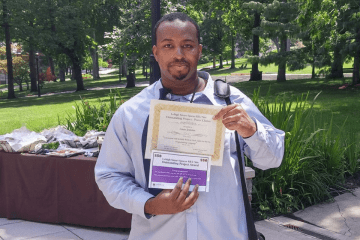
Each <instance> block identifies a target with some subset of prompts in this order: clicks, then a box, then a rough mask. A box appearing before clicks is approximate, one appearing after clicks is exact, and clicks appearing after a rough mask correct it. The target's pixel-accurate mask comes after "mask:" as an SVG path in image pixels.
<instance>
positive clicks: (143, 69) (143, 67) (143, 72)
mask: <svg viewBox="0 0 360 240" xmlns="http://www.w3.org/2000/svg"><path fill="white" fill-rule="evenodd" d="M142 75H143V76H144V75H145V58H143V62H142Z"/></svg>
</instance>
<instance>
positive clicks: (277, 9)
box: [253, 0, 299, 82]
mask: <svg viewBox="0 0 360 240" xmlns="http://www.w3.org/2000/svg"><path fill="white" fill-rule="evenodd" d="M258 4H262V7H263V9H264V12H263V19H262V21H261V24H260V27H258V28H256V29H254V30H253V33H254V34H255V35H259V36H262V37H265V38H271V39H272V38H277V37H278V38H279V41H280V52H277V53H269V54H266V55H265V56H263V57H262V58H261V59H260V61H261V63H262V64H264V65H267V64H270V63H275V64H276V65H277V66H278V76H277V81H279V82H283V81H286V62H287V60H288V58H289V56H290V55H291V51H290V52H287V51H286V50H287V42H288V41H287V40H288V38H290V37H292V36H296V34H297V33H298V32H299V28H298V25H297V24H296V23H295V19H296V18H297V17H298V15H299V8H298V7H299V6H298V4H297V3H296V2H294V1H293V0H282V1H277V0H274V1H273V2H271V3H259V2H258Z"/></svg>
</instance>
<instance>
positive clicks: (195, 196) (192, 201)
mask: <svg viewBox="0 0 360 240" xmlns="http://www.w3.org/2000/svg"><path fill="white" fill-rule="evenodd" d="M198 189H199V184H196V186H195V187H194V190H193V191H192V192H191V193H190V195H189V196H188V197H187V198H186V199H185V201H184V207H185V209H188V208H190V207H191V206H192V205H194V204H195V202H196V200H197V199H198V197H199V191H198Z"/></svg>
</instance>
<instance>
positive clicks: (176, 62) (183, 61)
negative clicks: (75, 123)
mask: <svg viewBox="0 0 360 240" xmlns="http://www.w3.org/2000/svg"><path fill="white" fill-rule="evenodd" d="M179 64H180V65H189V63H188V62H187V61H186V60H183V59H181V60H175V61H173V62H171V63H169V66H172V65H179Z"/></svg>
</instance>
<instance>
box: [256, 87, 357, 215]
mask: <svg viewBox="0 0 360 240" xmlns="http://www.w3.org/2000/svg"><path fill="white" fill-rule="evenodd" d="M259 91H260V89H258V90H255V91H254V95H253V102H254V103H255V104H256V105H257V106H258V108H259V110H260V111H261V112H262V113H263V114H264V116H265V117H266V118H268V119H269V120H270V121H271V122H272V123H273V125H274V126H275V127H276V128H279V129H282V130H284V131H285V152H284V158H283V162H282V164H281V166H280V167H279V168H276V169H269V170H266V171H262V170H260V169H255V171H256V177H255V179H254V183H253V184H254V189H253V196H254V200H253V204H254V205H255V208H256V209H257V210H258V213H259V214H260V216H262V217H267V216H268V215H269V214H270V215H273V214H284V213H291V212H293V211H295V210H300V209H303V208H305V207H306V206H309V205H312V204H315V203H318V202H321V201H324V200H325V199H329V198H331V197H332V196H331V191H332V187H334V186H338V187H340V183H342V182H344V179H345V175H346V173H347V172H351V173H354V172H355V171H357V170H358V169H359V165H358V162H357V161H356V160H355V159H357V157H358V152H357V151H356V146H355V143H356V141H355V139H354V138H352V139H347V141H342V139H340V137H341V136H342V134H343V133H342V130H340V133H339V134H337V135H335V136H334V135H333V134H332V121H330V123H327V125H325V126H323V128H322V129H316V125H317V124H319V123H317V122H316V121H315V120H314V115H313V112H314V110H313V104H314V101H315V99H316V97H317V96H318V95H319V94H318V95H317V96H316V97H315V99H314V101H313V102H312V104H311V105H310V106H309V104H307V103H306V102H307V97H308V96H304V95H303V96H302V97H301V98H298V99H296V100H294V99H292V100H290V102H288V100H287V99H286V98H285V96H282V97H280V96H278V97H277V98H276V100H275V103H273V104H272V103H270V101H269V100H268V96H267V97H265V99H264V100H263V101H260V99H259ZM311 120H312V121H313V124H310V123H311ZM312 125H313V127H312ZM346 155H348V156H349V157H348V160H346V158H345V156H346ZM250 165H251V164H250Z"/></svg>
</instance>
